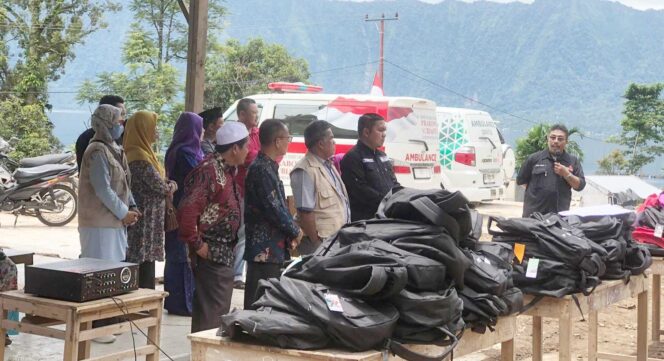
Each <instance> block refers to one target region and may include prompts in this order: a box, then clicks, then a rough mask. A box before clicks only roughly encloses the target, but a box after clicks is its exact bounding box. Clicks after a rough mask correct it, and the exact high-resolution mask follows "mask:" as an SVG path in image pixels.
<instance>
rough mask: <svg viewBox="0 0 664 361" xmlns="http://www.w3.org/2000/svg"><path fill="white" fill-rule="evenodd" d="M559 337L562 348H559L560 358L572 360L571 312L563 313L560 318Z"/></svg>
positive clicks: (567, 360) (561, 359) (562, 360)
mask: <svg viewBox="0 0 664 361" xmlns="http://www.w3.org/2000/svg"><path fill="white" fill-rule="evenodd" d="M558 323H559V324H558V338H559V342H560V350H558V359H559V360H560V361H571V360H572V328H573V325H574V323H573V321H572V315H570V314H569V313H567V314H564V315H562V316H561V317H560V318H559V319H558Z"/></svg>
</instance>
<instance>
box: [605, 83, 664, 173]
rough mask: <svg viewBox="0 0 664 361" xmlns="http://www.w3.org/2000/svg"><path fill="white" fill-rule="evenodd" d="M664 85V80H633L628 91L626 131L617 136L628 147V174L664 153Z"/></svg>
mask: <svg viewBox="0 0 664 361" xmlns="http://www.w3.org/2000/svg"><path fill="white" fill-rule="evenodd" d="M663 89H664V83H657V84H652V85H640V84H630V85H629V87H628V88H627V91H626V92H625V96H624V97H625V99H627V100H626V101H625V109H624V110H623V115H624V116H625V117H624V118H623V119H622V120H621V121H620V125H621V126H622V132H621V134H620V136H619V137H618V138H617V139H616V138H614V140H615V141H617V142H618V143H619V144H621V145H622V146H623V147H624V148H623V150H622V156H623V157H624V158H625V162H626V164H625V169H624V170H625V172H626V174H636V173H637V172H638V171H639V170H640V169H641V168H643V166H645V165H647V164H649V163H652V162H653V161H654V160H655V158H657V157H658V156H660V155H663V154H664V99H662V96H661V95H662V90H663Z"/></svg>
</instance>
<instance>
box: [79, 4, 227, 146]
mask: <svg viewBox="0 0 664 361" xmlns="http://www.w3.org/2000/svg"><path fill="white" fill-rule="evenodd" d="M130 8H131V10H132V12H133V14H134V22H133V24H132V26H131V30H130V31H129V33H128V34H127V40H126V41H125V44H124V47H123V54H122V60H123V63H124V64H125V67H126V68H127V70H126V71H125V72H112V73H109V72H104V73H101V74H99V75H98V76H97V78H96V79H95V80H94V81H90V80H87V81H85V82H84V83H83V84H82V85H81V87H80V88H79V91H78V95H77V100H78V101H79V103H81V104H83V103H92V104H95V103H96V102H97V101H98V100H99V98H100V97H101V96H102V95H104V94H117V95H121V96H122V97H123V98H125V99H126V101H127V103H126V104H125V106H126V107H127V111H128V112H129V113H132V112H134V111H137V110H149V111H153V112H155V113H157V114H159V129H160V133H161V134H160V141H159V143H158V144H157V149H159V150H162V149H164V147H165V145H167V144H168V143H169V142H170V139H171V137H172V129H173V125H174V123H175V120H176V119H177V115H178V113H179V112H181V111H182V109H183V107H182V105H181V104H180V98H179V96H180V93H181V91H182V80H181V75H180V72H179V71H178V69H177V68H176V66H175V65H176V64H177V63H179V62H182V61H183V60H184V59H186V52H187V36H188V26H187V22H186V19H185V17H184V16H183V14H182V11H181V9H180V7H179V5H178V1H177V0H132V2H131V5H130ZM224 11H225V10H224V8H223V6H221V1H220V0H211V1H210V2H209V12H208V14H209V16H208V21H209V24H210V30H211V31H210V33H212V32H213V31H212V30H215V29H218V28H219V27H220V26H221V25H220V24H222V22H221V18H222V16H223V14H224ZM210 41H213V38H212V37H211V38H210Z"/></svg>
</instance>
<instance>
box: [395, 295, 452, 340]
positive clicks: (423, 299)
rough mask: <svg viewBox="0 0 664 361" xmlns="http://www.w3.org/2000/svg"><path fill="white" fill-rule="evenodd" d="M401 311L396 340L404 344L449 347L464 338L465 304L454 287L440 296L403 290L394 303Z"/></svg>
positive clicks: (396, 329)
mask: <svg viewBox="0 0 664 361" xmlns="http://www.w3.org/2000/svg"><path fill="white" fill-rule="evenodd" d="M390 302H392V304H394V305H395V306H396V308H397V309H398V310H399V321H398V322H397V326H396V328H395V329H394V334H393V338H394V339H396V340H398V341H400V342H404V343H427V344H436V345H442V346H444V345H449V344H450V343H452V342H453V341H454V337H452V336H450V335H457V336H456V337H457V338H458V337H460V336H461V334H462V332H463V329H464V322H463V319H462V317H461V312H462V311H463V303H462V302H461V299H460V298H459V296H458V295H457V292H456V290H455V289H454V287H447V288H445V289H443V290H441V291H438V292H411V291H409V290H407V289H404V290H402V291H401V292H400V293H399V294H398V295H396V296H394V297H392V299H391V300H390Z"/></svg>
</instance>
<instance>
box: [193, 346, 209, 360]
mask: <svg viewBox="0 0 664 361" xmlns="http://www.w3.org/2000/svg"><path fill="white" fill-rule="evenodd" d="M206 353H207V346H205V345H204V344H202V343H199V342H192V343H191V361H205V358H206V355H205V354H206Z"/></svg>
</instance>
